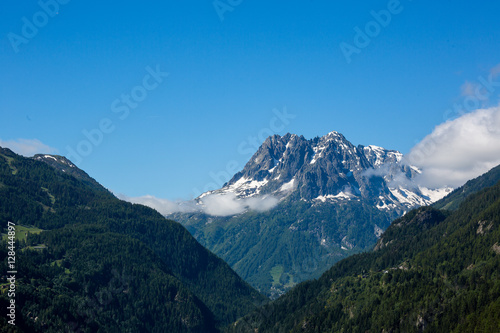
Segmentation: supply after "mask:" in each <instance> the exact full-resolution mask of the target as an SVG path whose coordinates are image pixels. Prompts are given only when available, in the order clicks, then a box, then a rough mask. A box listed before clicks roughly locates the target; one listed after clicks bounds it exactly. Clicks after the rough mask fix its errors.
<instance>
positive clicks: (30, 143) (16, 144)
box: [0, 139, 57, 157]
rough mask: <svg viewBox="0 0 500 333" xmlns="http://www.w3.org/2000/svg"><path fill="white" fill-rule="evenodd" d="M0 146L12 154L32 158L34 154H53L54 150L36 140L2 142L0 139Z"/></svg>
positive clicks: (55, 151)
mask: <svg viewBox="0 0 500 333" xmlns="http://www.w3.org/2000/svg"><path fill="white" fill-rule="evenodd" d="M0 146H1V147H5V148H9V149H11V150H12V151H13V152H15V153H17V154H20V155H23V156H28V157H30V156H33V155H35V154H55V153H57V149H56V148H52V147H50V146H47V145H46V144H44V143H42V142H41V141H40V140H38V139H16V140H8V141H3V140H1V139H0Z"/></svg>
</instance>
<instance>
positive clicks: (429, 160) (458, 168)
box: [406, 105, 500, 188]
mask: <svg viewBox="0 0 500 333" xmlns="http://www.w3.org/2000/svg"><path fill="white" fill-rule="evenodd" d="M406 160H407V161H409V163H410V164H411V165H415V166H417V167H419V168H421V169H422V175H421V177H420V179H419V182H420V183H421V184H422V185H424V186H427V187H434V188H436V187H442V186H451V187H458V186H460V185H463V184H464V183H465V182H466V181H467V180H469V179H472V178H475V177H477V176H479V175H481V174H483V173H484V172H487V171H488V170H490V169H491V168H493V167H495V166H497V165H499V164H500V105H499V106H496V107H492V108H488V109H479V110H476V111H474V112H471V113H468V114H465V115H463V116H461V117H459V118H457V119H454V120H451V121H447V122H445V123H443V124H441V125H438V126H436V128H435V129H434V131H433V132H432V133H431V134H429V135H428V136H426V137H425V138H424V139H423V140H422V141H421V142H420V143H418V144H417V145H416V146H415V147H413V149H412V150H411V151H410V153H409V154H408V156H406Z"/></svg>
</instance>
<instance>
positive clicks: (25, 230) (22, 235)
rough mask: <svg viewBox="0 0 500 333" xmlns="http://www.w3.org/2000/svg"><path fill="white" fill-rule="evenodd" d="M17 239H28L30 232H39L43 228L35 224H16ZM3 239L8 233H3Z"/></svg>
mask: <svg viewBox="0 0 500 333" xmlns="http://www.w3.org/2000/svg"><path fill="white" fill-rule="evenodd" d="M15 228H16V240H17V241H26V238H27V237H28V235H29V234H39V233H41V232H42V231H43V230H42V229H40V228H37V227H33V226H24V225H16V226H15ZM2 239H3V240H6V239H7V234H2Z"/></svg>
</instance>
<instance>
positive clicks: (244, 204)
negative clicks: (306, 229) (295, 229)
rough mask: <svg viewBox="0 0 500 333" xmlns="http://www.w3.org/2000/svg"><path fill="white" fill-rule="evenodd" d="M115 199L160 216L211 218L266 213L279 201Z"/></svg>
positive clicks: (227, 197) (225, 196)
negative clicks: (254, 212) (184, 215)
mask: <svg viewBox="0 0 500 333" xmlns="http://www.w3.org/2000/svg"><path fill="white" fill-rule="evenodd" d="M117 197H118V198H119V199H122V200H125V201H128V202H132V203H137V204H142V205H145V206H148V207H151V208H153V209H155V210H157V211H158V212H159V213H160V214H162V215H170V214H173V213H191V212H200V213H205V214H208V215H212V216H232V215H237V214H241V213H243V212H245V211H247V210H254V211H258V212H263V211H267V210H269V209H272V208H274V207H275V206H276V205H277V204H278V202H279V200H278V199H277V198H275V197H273V196H259V197H252V198H238V197H236V195H235V194H234V193H224V194H209V195H206V196H204V197H203V198H201V199H199V201H198V202H195V201H194V200H191V201H171V200H167V199H160V198H156V197H154V196H151V195H146V196H142V197H128V196H125V195H123V194H120V195H117Z"/></svg>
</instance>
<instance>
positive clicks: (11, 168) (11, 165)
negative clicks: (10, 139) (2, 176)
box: [0, 154, 17, 175]
mask: <svg viewBox="0 0 500 333" xmlns="http://www.w3.org/2000/svg"><path fill="white" fill-rule="evenodd" d="M0 156H2V157H3V158H5V161H6V162H7V165H8V166H9V168H10V170H11V172H12V174H13V175H15V174H17V168H16V167H15V166H14V164H13V163H12V162H14V158H13V157H11V156H7V155H4V154H0Z"/></svg>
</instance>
